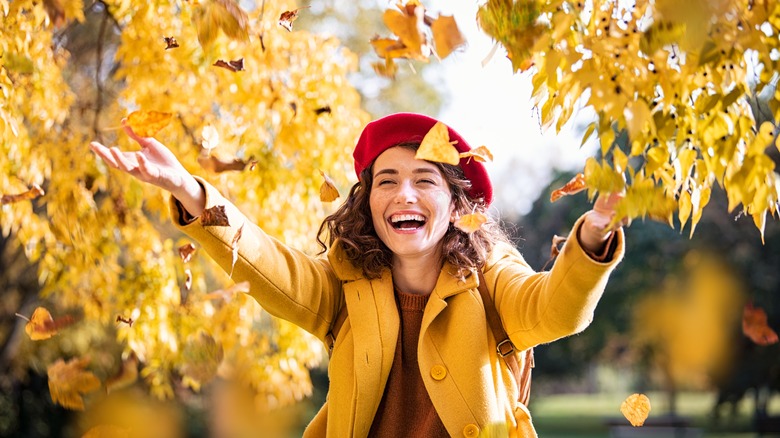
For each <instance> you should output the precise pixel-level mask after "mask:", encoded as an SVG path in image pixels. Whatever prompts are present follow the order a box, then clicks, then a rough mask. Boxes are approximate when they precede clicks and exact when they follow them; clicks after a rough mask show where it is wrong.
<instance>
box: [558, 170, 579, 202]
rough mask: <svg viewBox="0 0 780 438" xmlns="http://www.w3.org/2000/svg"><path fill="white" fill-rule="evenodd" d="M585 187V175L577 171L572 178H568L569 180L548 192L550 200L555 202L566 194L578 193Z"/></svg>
mask: <svg viewBox="0 0 780 438" xmlns="http://www.w3.org/2000/svg"><path fill="white" fill-rule="evenodd" d="M586 188H587V185H586V184H585V175H584V174H583V173H578V174H577V175H575V176H574V178H572V179H571V180H569V182H567V183H566V184H564V186H563V187H561V188H559V189H556V190H553V192H552V193H551V194H550V202H555V201H557V200H558V199H561V198H562V197H564V196H566V195H573V194H575V193H579V192H581V191H583V190H585V189H586Z"/></svg>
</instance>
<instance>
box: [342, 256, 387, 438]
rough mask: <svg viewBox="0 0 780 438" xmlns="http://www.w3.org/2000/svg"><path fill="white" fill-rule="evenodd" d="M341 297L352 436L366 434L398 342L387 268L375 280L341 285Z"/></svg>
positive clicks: (380, 398)
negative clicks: (348, 349)
mask: <svg viewBox="0 0 780 438" xmlns="http://www.w3.org/2000/svg"><path fill="white" fill-rule="evenodd" d="M344 297H345V299H346V303H347V311H348V314H349V318H350V323H351V325H352V334H353V337H354V345H355V348H354V367H355V368H354V369H355V401H354V403H355V404H354V409H355V412H354V414H355V417H354V418H356V419H357V420H358V421H355V428H354V431H353V432H354V435H355V436H366V435H368V432H369V430H370V428H371V422H370V421H360V419H372V418H374V415H375V413H376V410H377V408H378V407H379V403H380V401H381V400H382V394H383V393H384V386H385V383H387V376H388V375H389V374H390V367H391V366H392V364H393V356H394V355H395V349H396V344H397V342H398V328H399V317H398V309H397V307H396V304H395V294H394V293H393V280H392V277H391V275H390V271H389V270H387V271H385V272H384V273H383V275H382V277H381V278H379V279H376V280H372V281H369V280H366V279H359V280H356V281H351V282H347V283H345V285H344Z"/></svg>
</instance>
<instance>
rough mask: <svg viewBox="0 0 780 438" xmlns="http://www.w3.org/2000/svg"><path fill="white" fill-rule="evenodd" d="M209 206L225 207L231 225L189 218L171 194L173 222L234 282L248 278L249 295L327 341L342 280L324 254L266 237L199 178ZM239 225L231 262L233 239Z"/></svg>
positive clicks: (270, 311)
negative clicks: (216, 224)
mask: <svg viewBox="0 0 780 438" xmlns="http://www.w3.org/2000/svg"><path fill="white" fill-rule="evenodd" d="M198 182H199V183H200V184H201V185H202V186H203V188H204V190H205V193H206V208H212V207H215V206H220V205H221V206H224V207H225V213H226V215H227V218H228V221H229V223H230V225H229V226H226V227H222V226H203V225H201V223H200V221H199V220H190V221H187V220H186V219H187V218H184V217H182V215H183V209H182V208H181V206H180V205H179V204H178V201H176V199H174V198H173V197H171V216H172V218H173V221H174V224H175V225H176V226H177V227H178V228H179V229H181V230H182V231H184V232H185V233H186V234H187V235H189V236H190V237H191V238H193V239H194V240H196V241H197V242H198V243H199V244H200V245H201V246H202V247H203V249H205V250H206V252H207V253H208V254H209V256H211V257H212V258H213V259H214V260H215V261H216V262H217V263H218V264H219V265H220V266H221V267H222V269H224V270H225V272H227V273H230V272H231V271H232V274H233V275H232V278H233V280H234V281H236V282H242V281H248V282H249V285H250V291H249V294H250V295H251V296H252V297H253V298H254V299H255V300H257V302H258V303H260V305H261V306H262V307H263V308H264V309H265V310H266V311H267V312H268V313H270V314H272V315H274V316H276V317H279V318H282V319H285V320H288V321H290V322H292V323H293V324H295V325H298V326H299V327H301V328H303V329H304V330H306V331H308V332H310V333H312V334H314V335H315V336H317V337H318V338H320V339H324V338H325V335H326V334H327V332H328V330H329V328H330V324H331V321H332V320H333V317H334V315H335V310H334V309H337V308H338V307H339V306H340V304H341V303H340V302H337V300H341V299H342V298H340V297H339V294H338V293H337V292H338V291H340V290H341V283H340V281H339V280H338V278H337V277H336V275H335V274H334V272H333V270H332V268H331V266H330V264H329V262H328V261H327V259H325V258H319V257H311V256H309V255H306V254H304V253H303V252H301V251H298V250H296V249H293V248H290V247H288V246H287V245H285V244H283V243H281V242H280V241H278V240H276V239H274V238H272V237H270V236H268V235H267V234H266V233H265V232H264V231H263V230H262V229H260V227H258V226H257V225H255V224H253V223H252V222H251V221H250V220H249V219H247V217H246V216H244V214H243V213H241V212H240V211H239V210H238V208H237V207H236V206H235V205H233V204H232V203H231V202H230V201H228V200H227V199H225V198H224V197H223V196H222V195H221V194H220V193H219V191H218V190H217V189H216V188H214V187H213V186H211V185H210V184H208V183H207V182H205V181H204V180H203V179H200V178H198ZM239 229H241V237H240V238H239V239H238V243H237V244H238V251H237V259H236V262H235V266H233V257H234V256H233V254H234V253H233V243H232V242H233V239H234V237H235V236H236V233H238V232H239Z"/></svg>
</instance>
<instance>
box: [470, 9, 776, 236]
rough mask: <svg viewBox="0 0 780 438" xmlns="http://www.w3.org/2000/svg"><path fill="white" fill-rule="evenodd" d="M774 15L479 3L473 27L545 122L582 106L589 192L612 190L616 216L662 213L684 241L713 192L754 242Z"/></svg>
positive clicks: (771, 147)
mask: <svg viewBox="0 0 780 438" xmlns="http://www.w3.org/2000/svg"><path fill="white" fill-rule="evenodd" d="M778 16H780V4H778V3H777V2H775V1H771V0H765V1H755V0H737V1H730V0H719V1H709V0H694V1H686V2H677V1H671V0H658V1H654V2H651V1H646V0H636V1H626V2H624V1H616V0H582V1H580V0H488V1H487V2H486V3H485V4H484V5H483V6H481V7H480V10H479V12H478V15H477V19H478V22H479V25H480V26H481V28H482V29H483V30H484V31H485V32H486V33H487V34H488V35H490V36H491V37H493V38H494V39H495V40H496V41H497V43H500V44H501V45H502V46H503V48H504V49H505V50H506V53H507V56H508V57H509V58H510V59H511V61H512V66H513V68H514V70H515V71H517V72H528V73H527V74H529V75H531V76H532V81H533V86H534V97H535V99H536V102H537V105H539V107H540V113H541V119H542V124H543V126H544V127H553V126H554V127H555V128H557V129H560V127H561V126H562V125H563V124H564V123H565V122H566V121H567V120H569V119H570V118H571V117H572V115H573V114H574V113H575V112H576V110H577V108H578V107H581V106H589V107H592V108H593V109H594V110H595V112H596V118H595V120H594V121H593V123H592V124H591V125H590V127H589V128H588V129H587V130H586V132H585V134H584V138H583V142H584V141H585V140H587V138H589V137H590V136H592V135H595V136H597V138H598V142H599V144H600V146H601V148H600V149H601V150H600V157H598V158H596V157H594V158H592V159H590V160H589V161H588V162H587V164H586V166H585V170H584V174H585V179H586V181H587V187H588V189H589V192H590V194H591V195H592V194H594V193H595V192H597V191H599V192H605V191H616V190H625V191H626V198H625V201H624V202H623V204H622V206H621V210H622V211H623V212H624V213H625V214H626V215H628V216H630V217H645V216H651V217H657V218H660V219H662V220H669V221H670V223H671V217H672V215H675V216H676V217H677V219H679V222H680V223H681V225H680V226H681V227H685V226H686V224H687V223H688V222H689V221H690V223H691V233H693V230H694V228H695V226H696V224H697V223H698V222H699V220H700V218H701V213H702V209H703V208H704V207H705V206H706V205H707V204H708V202H709V200H710V196H711V193H712V189H713V187H714V186H715V185H719V186H721V187H723V188H724V189H725V191H726V193H727V194H728V200H729V202H728V210H729V211H733V210H735V209H737V208H739V210H740V213H741V214H746V215H749V216H751V217H752V218H753V220H754V222H755V226H756V227H757V228H758V230H759V232H760V233H761V234H762V235H763V230H764V226H765V223H766V217H767V213H769V214H772V215H774V214H775V213H776V212H777V202H778V177H777V172H776V171H775V168H776V163H777V161H778V159H777V143H776V138H777V132H778V129H777V115H778V111H780V105H779V104H778V94H777V93H776V89H777V87H776V86H777V81H778V76H780V72H778V64H777V62H778V61H777V59H778V58H777V56H776V52H777V46H778V39H777V35H778V32H779V31H780V27H779V26H778ZM621 138H622V139H623V140H624V141H621ZM620 144H624V145H625V147H623V148H621V147H619V145H620ZM773 154H774V155H773Z"/></svg>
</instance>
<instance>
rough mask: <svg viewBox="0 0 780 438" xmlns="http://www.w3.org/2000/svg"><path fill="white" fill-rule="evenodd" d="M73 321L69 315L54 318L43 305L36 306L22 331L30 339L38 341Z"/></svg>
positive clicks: (54, 333)
mask: <svg viewBox="0 0 780 438" xmlns="http://www.w3.org/2000/svg"><path fill="white" fill-rule="evenodd" d="M73 321H74V320H73V317H72V316H69V315H66V316H63V317H62V318H58V319H56V320H55V319H54V318H52V316H51V313H49V311H48V310H46V308H45V307H38V308H36V309H35V311H33V314H32V317H31V318H30V319H29V321H28V322H27V324H26V325H25V326H24V331H25V333H27V336H29V337H30V339H31V340H33V341H40V340H44V339H49V338H51V337H52V336H54V335H56V334H57V333H59V331H60V329H62V328H64V327H67V326H69V325H71V324H73Z"/></svg>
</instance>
